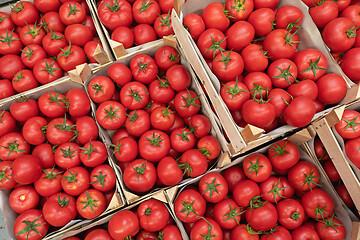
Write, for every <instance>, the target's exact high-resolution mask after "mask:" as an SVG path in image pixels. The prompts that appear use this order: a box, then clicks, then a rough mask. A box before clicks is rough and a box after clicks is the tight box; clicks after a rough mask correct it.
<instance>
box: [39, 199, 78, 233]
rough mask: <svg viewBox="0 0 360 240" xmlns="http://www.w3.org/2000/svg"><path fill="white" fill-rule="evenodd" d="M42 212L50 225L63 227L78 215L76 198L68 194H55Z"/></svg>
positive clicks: (47, 201)
mask: <svg viewBox="0 0 360 240" xmlns="http://www.w3.org/2000/svg"><path fill="white" fill-rule="evenodd" d="M42 211H43V215H44V218H45V220H46V221H47V222H48V223H49V224H50V225H52V226H55V227H62V226H64V225H66V224H67V223H69V222H70V221H71V220H73V219H74V218H75V217H76V215H77V211H76V205H75V198H74V197H72V196H70V195H68V194H66V193H57V194H54V195H52V196H51V197H49V198H48V200H46V202H45V204H44V206H43V210H42Z"/></svg>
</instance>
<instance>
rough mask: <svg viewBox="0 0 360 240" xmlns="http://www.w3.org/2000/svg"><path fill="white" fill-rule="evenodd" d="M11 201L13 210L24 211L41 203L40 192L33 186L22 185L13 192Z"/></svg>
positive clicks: (10, 197)
mask: <svg viewBox="0 0 360 240" xmlns="http://www.w3.org/2000/svg"><path fill="white" fill-rule="evenodd" d="M9 203H10V207H11V208H12V210H14V211H15V212H17V213H22V212H25V211H26V210H29V209H32V208H36V207H37V205H38V204H39V194H38V193H37V192H36V191H35V189H34V188H33V187H32V186H21V187H18V188H15V189H14V191H12V192H11V194H10V196H9Z"/></svg>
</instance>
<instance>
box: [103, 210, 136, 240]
mask: <svg viewBox="0 0 360 240" xmlns="http://www.w3.org/2000/svg"><path fill="white" fill-rule="evenodd" d="M108 230H109V233H110V235H111V237H112V238H114V239H126V238H128V239H130V238H132V237H134V236H135V235H136V234H137V233H138V232H139V230H140V224H139V219H138V217H137V216H136V214H135V213H133V212H132V211H130V210H122V211H120V212H118V213H116V214H115V215H114V216H112V218H111V219H110V221H109V225H108Z"/></svg>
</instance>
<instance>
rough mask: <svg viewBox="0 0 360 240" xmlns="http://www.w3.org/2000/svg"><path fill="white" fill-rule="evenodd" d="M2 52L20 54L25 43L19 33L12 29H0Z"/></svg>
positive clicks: (0, 49) (0, 51) (0, 48)
mask: <svg viewBox="0 0 360 240" xmlns="http://www.w3.org/2000/svg"><path fill="white" fill-rule="evenodd" d="M0 38H1V39H0V54H2V55H9V54H19V53H20V51H21V49H22V48H23V45H22V43H21V41H20V37H19V35H18V34H17V33H16V32H14V30H12V31H11V32H9V30H7V29H6V30H5V29H2V30H0Z"/></svg>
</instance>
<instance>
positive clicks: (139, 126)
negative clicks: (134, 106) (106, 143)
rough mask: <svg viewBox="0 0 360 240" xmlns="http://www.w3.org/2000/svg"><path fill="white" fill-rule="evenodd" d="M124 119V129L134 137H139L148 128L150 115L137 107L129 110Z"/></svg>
mask: <svg viewBox="0 0 360 240" xmlns="http://www.w3.org/2000/svg"><path fill="white" fill-rule="evenodd" d="M128 115H129V116H130V117H129V116H128V117H127V118H126V120H125V129H126V130H127V131H128V133H129V134H130V135H132V136H135V137H140V136H141V135H143V134H144V133H145V132H147V131H148V130H149V129H150V115H149V113H147V112H146V111H144V110H142V109H139V110H134V111H131V112H130V113H129V114H128Z"/></svg>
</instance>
